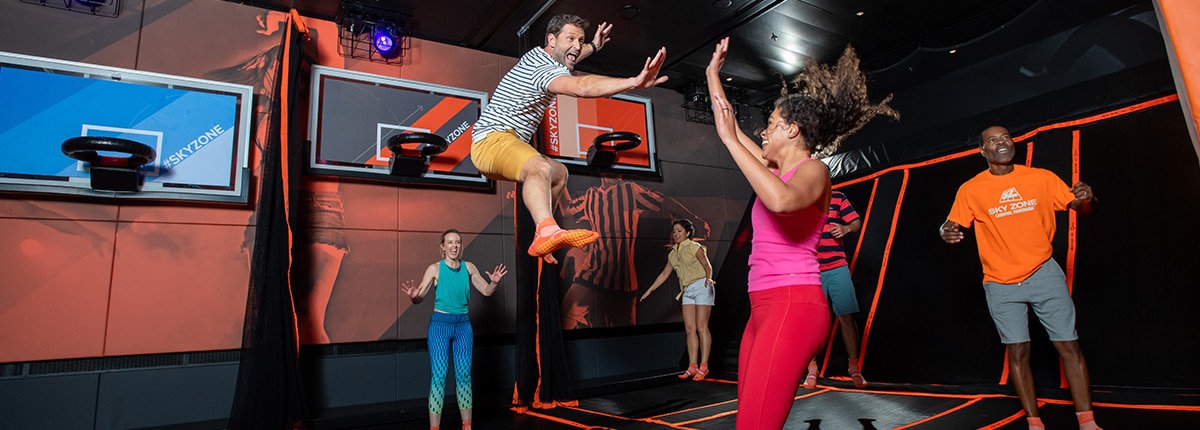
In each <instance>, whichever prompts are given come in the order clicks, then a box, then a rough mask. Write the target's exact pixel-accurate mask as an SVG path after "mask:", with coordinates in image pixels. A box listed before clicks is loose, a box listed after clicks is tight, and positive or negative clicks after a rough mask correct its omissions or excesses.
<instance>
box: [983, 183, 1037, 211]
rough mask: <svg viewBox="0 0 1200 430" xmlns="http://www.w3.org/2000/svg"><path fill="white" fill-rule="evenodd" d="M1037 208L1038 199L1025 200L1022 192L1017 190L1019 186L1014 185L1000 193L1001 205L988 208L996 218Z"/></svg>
mask: <svg viewBox="0 0 1200 430" xmlns="http://www.w3.org/2000/svg"><path fill="white" fill-rule="evenodd" d="M1036 208H1037V199H1029V200H1025V199H1023V198H1021V193H1019V192H1017V187H1012V188H1009V189H1007V190H1004V192H1002V193H1000V206H996V207H993V208H988V215H991V216H993V217H995V218H1002V217H1006V216H1009V215H1013V214H1019V213H1021V212H1029V211H1031V210H1034V209H1036Z"/></svg>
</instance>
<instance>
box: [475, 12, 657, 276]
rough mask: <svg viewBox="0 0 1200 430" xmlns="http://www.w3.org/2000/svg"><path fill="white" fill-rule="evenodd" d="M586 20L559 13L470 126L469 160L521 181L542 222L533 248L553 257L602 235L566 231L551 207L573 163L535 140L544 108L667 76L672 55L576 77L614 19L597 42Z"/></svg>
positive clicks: (604, 26) (605, 38) (552, 260)
mask: <svg viewBox="0 0 1200 430" xmlns="http://www.w3.org/2000/svg"><path fill="white" fill-rule="evenodd" d="M587 27H588V21H587V20H585V19H583V18H580V17H578V16H574V15H565V14H564V15H557V16H554V17H553V18H551V19H550V23H549V25H547V27H546V44H545V46H542V47H538V48H534V49H532V50H530V51H529V52H528V53H526V54H525V55H523V56H521V59H520V60H518V61H517V65H516V66H514V67H513V68H512V70H510V71H509V72H508V74H506V75H504V78H502V79H501V80H500V85H499V86H498V87H497V88H496V92H495V93H494V94H493V95H492V98H491V100H490V101H489V103H488V105H487V108H486V109H484V111H483V114H482V115H480V117H479V121H477V122H476V123H475V127H474V131H473V132H472V136H471V137H472V141H473V144H472V145H471V161H472V162H474V164H475V167H476V168H477V169H478V170H479V172H480V173H482V174H483V175H484V176H487V177H488V178H491V179H494V180H497V181H500V180H505V181H514V182H518V183H520V184H521V195H522V200H523V201H524V203H525V207H526V209H528V210H529V213H530V215H532V216H533V220H534V222H536V223H537V228H536V231H535V233H534V238H533V244H532V245H530V246H529V250H528V253H529V255H531V256H534V257H540V258H542V259H544V260H545V261H546V262H548V263H551V264H556V263H558V261H557V260H555V258H554V256H553V255H551V253H552V252H554V251H555V250H558V249H561V248H564V247H567V246H574V247H581V246H585V245H587V244H589V243H591V242H593V241H595V240H596V238H597V237H598V236H599V234H597V233H596V232H594V231H590V230H582V229H581V230H563V229H561V228H559V226H558V222H557V221H555V220H554V213H553V209H552V208H553V207H554V204H555V203H557V200H558V197H559V194H560V193H561V192H562V190H563V187H564V186H565V185H566V183H567V168H566V166H563V165H562V163H559V162H557V161H554V160H551V159H550V158H548V157H546V156H544V155H542V154H541V153H539V152H538V151H537V150H536V149H534V148H533V147H532V146H530V145H529V142H530V141H532V139H533V134H534V132H535V131H536V130H537V127H538V125H539V124H540V123H541V122H542V117H543V115H544V113H545V111H546V108H547V107H548V106H549V105H550V103H551V102H552V101H553V100H554V97H555V96H557V95H558V94H565V95H569V96H573V97H586V98H596V97H607V96H611V95H614V94H618V93H622V92H625V91H629V90H634V89H639V88H650V87H653V86H655V85H658V84H661V83H663V82H666V80H667V77H666V76H661V77H660V76H658V72H659V69H660V68H662V64H663V60H664V59H665V58H666V55H667V51H666V48H660V49H659V50H658V52H657V53H656V54H655V55H654V58H652V59H651V58H648V59H646V65H645V66H644V67H642V70H641V72H640V73H638V75H637V76H634V77H631V78H613V77H608V76H601V75H582V76H575V75H572V74H571V72H572V71H573V70H575V64H576V63H578V62H579V60H582V59H584V58H587V57H588V56H591V55H592V54H595V53H596V52H598V51H600V50H601V49H603V48H604V44H605V43H607V42H608V40H609V37H608V34H609V31H611V30H612V24H608V23H600V26H599V27H598V28H597V29H596V33H595V34H594V35H593V37H592V40H591V41H587V40H586V39H585V38H584V30H586V29H587Z"/></svg>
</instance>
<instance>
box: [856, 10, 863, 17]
mask: <svg viewBox="0 0 1200 430" xmlns="http://www.w3.org/2000/svg"><path fill="white" fill-rule="evenodd" d="M865 14H866V12H864V11H861V10H860V11H858V12H855V13H854V16H863V15H865Z"/></svg>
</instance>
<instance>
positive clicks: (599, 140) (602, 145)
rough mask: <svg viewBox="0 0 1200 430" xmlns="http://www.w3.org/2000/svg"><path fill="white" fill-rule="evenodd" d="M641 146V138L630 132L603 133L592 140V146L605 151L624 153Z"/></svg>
mask: <svg viewBox="0 0 1200 430" xmlns="http://www.w3.org/2000/svg"><path fill="white" fill-rule="evenodd" d="M641 144H642V136H640V135H638V134H637V133H634V132H632V131H614V132H612V133H604V134H601V135H599V136H596V138H595V139H592V146H594V147H596V148H597V149H601V150H605V151H612V152H617V151H624V150H627V149H633V148H637V147H638V145H641Z"/></svg>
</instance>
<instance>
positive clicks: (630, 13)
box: [621, 4, 642, 19]
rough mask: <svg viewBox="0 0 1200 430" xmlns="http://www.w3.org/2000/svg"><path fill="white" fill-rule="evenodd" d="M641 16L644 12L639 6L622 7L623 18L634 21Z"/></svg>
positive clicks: (628, 5)
mask: <svg viewBox="0 0 1200 430" xmlns="http://www.w3.org/2000/svg"><path fill="white" fill-rule="evenodd" d="M641 14H642V10H641V9H639V8H638V7H637V6H634V5H631V4H627V5H625V6H621V18H625V19H634V18H637V17H638V15H641Z"/></svg>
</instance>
